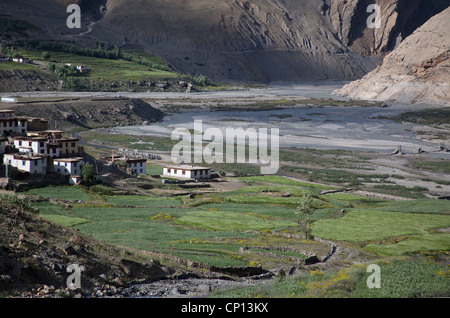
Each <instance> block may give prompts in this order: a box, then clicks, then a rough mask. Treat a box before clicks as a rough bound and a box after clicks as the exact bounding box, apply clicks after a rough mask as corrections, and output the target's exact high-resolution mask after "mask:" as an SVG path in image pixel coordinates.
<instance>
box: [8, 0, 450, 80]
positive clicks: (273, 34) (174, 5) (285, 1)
mask: <svg viewBox="0 0 450 318" xmlns="http://www.w3.org/2000/svg"><path fill="white" fill-rule="evenodd" d="M375 2H376V3H377V4H380V6H381V9H382V12H381V13H382V16H383V21H382V27H381V29H377V30H376V31H374V30H373V29H370V28H367V24H366V20H367V18H368V16H369V15H370V13H368V12H367V10H366V9H367V6H368V5H369V4H370V3H373V1H369V0H348V1H330V0H304V1H298V0H252V1H246V0H195V1H187V0H133V1H125V0H91V1H87V0H2V1H1V3H0V14H6V15H11V16H12V17H14V18H16V19H23V20H27V21H29V22H30V23H32V24H34V25H36V26H38V27H39V28H40V30H39V31H37V32H35V33H34V34H33V35H32V37H34V38H38V39H57V40H63V41H74V42H77V43H83V44H87V45H91V46H95V44H96V43H99V42H109V43H113V44H119V45H127V46H128V47H130V46H132V47H137V48H141V49H146V50H147V51H150V52H152V53H155V54H157V55H159V56H160V57H162V58H164V59H165V60H166V61H167V62H168V63H170V64H171V65H172V66H173V67H174V68H175V69H176V70H179V71H180V72H183V73H189V74H192V75H198V74H205V75H208V76H209V77H212V78H214V79H227V80H229V79H231V80H247V81H265V82H269V81H299V80H322V79H334V80H354V79H357V78H361V77H362V76H363V75H365V74H367V73H368V72H369V71H371V70H373V69H374V68H375V67H376V62H374V61H373V60H372V59H371V58H368V57H362V56H361V55H360V54H363V55H378V54H380V52H381V53H385V52H387V51H389V50H391V49H393V48H394V47H395V45H396V44H397V43H398V42H399V40H400V39H401V38H402V37H405V36H406V35H408V34H410V33H411V32H412V30H413V29H414V28H415V27H417V26H419V25H421V23H423V22H424V21H425V20H426V19H427V18H428V17H431V16H432V15H433V14H435V13H437V12H439V10H442V9H443V8H444V7H445V3H446V2H448V0H426V1H425V0H410V1H406V0H376V1H375ZM69 3H78V4H80V6H81V20H82V23H81V29H69V28H67V26H66V19H67V17H68V16H69V14H70V13H67V12H66V6H67V5H68V4H69ZM424 19H425V20H424ZM422 20H423V21H422ZM349 47H350V48H351V49H349ZM353 51H355V52H356V53H355V52H353ZM358 53H360V54H358Z"/></svg>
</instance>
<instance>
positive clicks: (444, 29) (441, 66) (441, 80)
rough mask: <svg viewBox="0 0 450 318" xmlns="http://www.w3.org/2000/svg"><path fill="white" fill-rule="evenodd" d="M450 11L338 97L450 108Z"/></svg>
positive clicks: (426, 26)
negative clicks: (449, 22)
mask: <svg viewBox="0 0 450 318" xmlns="http://www.w3.org/2000/svg"><path fill="white" fill-rule="evenodd" d="M448 21H450V8H448V9H446V10H445V11H443V12H441V13H440V14H438V15H436V16H435V17H433V18H431V19H430V20H429V21H428V22H426V23H425V24H424V25H423V26H422V27H420V28H419V29H417V30H416V31H415V32H414V33H413V34H411V35H410V36H409V37H408V38H406V39H405V40H404V41H403V42H402V43H401V44H400V45H399V46H398V48H397V49H395V50H394V51H393V52H391V53H390V54H388V55H387V56H386V57H385V58H384V60H383V63H382V65H380V66H379V67H378V68H377V69H375V70H374V71H372V72H370V73H369V74H367V75H366V76H364V77H363V78H362V79H361V80H357V81H354V82H352V83H350V84H348V85H346V86H344V87H343V88H342V89H340V90H337V91H335V93H336V94H337V95H341V96H347V97H350V98H358V99H375V100H379V101H394V102H401V103H413V104H414V103H415V104H436V105H447V106H448V105H450V72H449V68H450V59H449V57H450V29H449V28H448V25H447V24H448Z"/></svg>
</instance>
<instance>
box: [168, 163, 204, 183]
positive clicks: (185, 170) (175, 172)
mask: <svg viewBox="0 0 450 318" xmlns="http://www.w3.org/2000/svg"><path fill="white" fill-rule="evenodd" d="M163 176H164V177H171V178H181V179H195V180H208V179H211V168H209V167H196V166H189V165H182V166H167V167H164V170H163Z"/></svg>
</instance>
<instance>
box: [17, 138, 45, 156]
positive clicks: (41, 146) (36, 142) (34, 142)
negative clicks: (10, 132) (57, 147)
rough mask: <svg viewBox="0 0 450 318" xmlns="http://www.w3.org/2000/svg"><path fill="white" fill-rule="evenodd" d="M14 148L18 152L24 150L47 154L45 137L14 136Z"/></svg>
mask: <svg viewBox="0 0 450 318" xmlns="http://www.w3.org/2000/svg"><path fill="white" fill-rule="evenodd" d="M14 148H16V149H18V150H19V152H26V153H29V152H30V151H31V152H32V153H36V154H43V155H45V154H47V139H45V138H36V137H25V136H24V137H22V136H20V137H16V138H14Z"/></svg>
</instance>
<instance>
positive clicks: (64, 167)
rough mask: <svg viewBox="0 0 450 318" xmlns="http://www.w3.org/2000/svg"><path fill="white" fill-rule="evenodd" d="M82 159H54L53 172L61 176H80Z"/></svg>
mask: <svg viewBox="0 0 450 318" xmlns="http://www.w3.org/2000/svg"><path fill="white" fill-rule="evenodd" d="M83 165H84V158H81V157H77V158H55V159H53V170H54V171H55V172H57V173H59V174H62V175H71V176H72V175H75V176H79V175H81V168H83Z"/></svg>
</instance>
